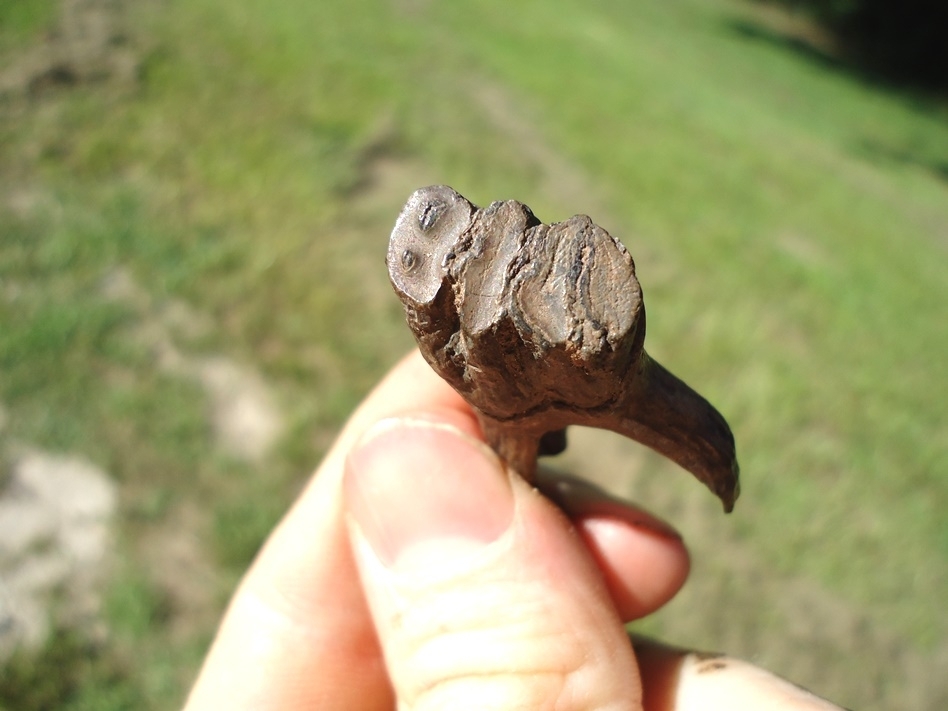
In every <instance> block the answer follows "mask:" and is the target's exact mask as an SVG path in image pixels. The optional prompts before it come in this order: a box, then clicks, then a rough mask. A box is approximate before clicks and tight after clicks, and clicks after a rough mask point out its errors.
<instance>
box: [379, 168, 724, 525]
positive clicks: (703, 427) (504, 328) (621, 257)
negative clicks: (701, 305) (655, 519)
mask: <svg viewBox="0 0 948 711" xmlns="http://www.w3.org/2000/svg"><path fill="white" fill-rule="evenodd" d="M387 263H388V270H389V276H390V278H391V281H392V285H393V287H394V288H395V291H396V293H397V294H398V295H399V297H400V298H401V300H402V303H403V304H404V306H405V313H406V315H407V318H408V324H409V326H410V327H411V330H412V332H413V333H414V335H415V339H416V340H417V341H418V345H419V347H420V349H421V352H422V354H423V355H424V357H425V359H426V360H427V361H428V363H429V364H430V365H431V367H432V368H434V370H435V371H436V372H437V373H438V374H439V375H440V376H441V377H442V378H444V379H445V380H446V381H447V382H448V383H450V384H451V385H452V386H453V387H454V388H455V389H456V390H457V391H458V392H459V393H460V394H461V395H462V396H463V397H464V398H465V399H466V400H467V401H468V402H469V403H470V404H471V406H472V407H473V408H474V410H475V411H476V412H477V415H478V417H479V419H480V423H481V426H482V428H483V430H484V434H485V436H486V437H487V441H488V442H489V443H490V445H491V446H492V447H493V448H494V449H495V450H496V451H497V453H498V454H499V455H500V456H501V457H502V458H503V459H504V460H505V461H506V462H507V463H508V465H509V466H511V467H513V468H514V469H515V470H516V471H517V472H519V473H520V474H521V475H523V476H524V477H526V478H528V479H531V478H532V477H533V476H534V474H535V471H536V458H537V455H538V454H554V453H557V452H559V451H562V449H563V448H564V447H565V446H566V443H565V436H564V431H565V428H566V427H567V426H568V425H574V424H575V425H587V426H592V427H600V428H603V429H609V430H613V431H615V432H618V433H620V434H623V435H625V436H627V437H631V438H632V439H635V440H637V441H639V442H641V443H643V444H645V445H647V446H649V447H651V448H653V449H655V450H656V451H658V452H659V453H661V454H663V455H664V456H666V457H668V458H670V459H672V460H673V461H675V462H677V463H678V464H679V465H681V466H682V467H684V468H685V469H687V470H688V471H690V472H691V473H692V474H694V475H695V476H696V477H697V478H698V479H699V480H701V481H702V482H704V483H705V484H706V485H707V486H708V487H709V488H710V489H711V490H712V491H713V492H714V493H715V494H717V495H718V496H719V497H720V498H721V501H722V502H723V503H724V508H725V510H726V511H730V510H731V509H732V508H733V506H734V500H735V499H736V498H737V495H738V491H739V486H738V466H737V459H736V455H735V451H734V438H733V436H732V435H731V430H730V428H729V427H728V425H727V422H725V420H724V418H723V417H722V416H721V415H720V414H719V413H718V412H717V410H715V409H714V408H713V407H712V406H711V405H710V404H709V403H708V402H707V400H705V399H704V398H702V397H701V396H700V395H698V394H697V393H696V392H695V391H694V390H692V389H691V388H689V387H688V386H687V385H685V384H684V383H683V382H682V381H681V380H679V379H678V378H676V377H675V376H674V375H672V374H671V373H669V372H668V371H667V370H665V369H664V368H663V367H662V366H661V365H659V364H658V363H657V362H656V361H654V360H652V359H651V358H650V357H649V356H648V354H647V353H646V352H645V350H644V348H643V343H644V340H645V306H644V304H643V301H642V290H641V288H640V286H639V282H638V279H637V278H636V276H635V265H634V263H633V261H632V257H631V256H630V255H629V253H628V251H626V249H625V247H623V246H622V244H621V243H620V242H619V241H618V240H616V239H614V238H613V237H612V236H611V235H610V234H609V233H608V232H606V231H605V230H604V229H602V228H601V227H599V226H598V225H596V224H595V223H594V222H593V221H592V220H591V219H590V218H588V217H586V216H585V215H576V216H574V217H571V218H569V219H568V220H566V221H564V222H559V223H555V224H552V225H545V224H543V223H542V222H540V220H538V219H537V218H536V216H534V214H533V212H532V211H531V210H530V208H529V207H527V206H526V205H523V204H522V203H519V202H516V201H514V200H507V201H502V202H494V203H491V204H490V205H489V206H488V207H486V208H484V209H479V208H477V207H475V206H474V205H472V204H471V203H470V202H468V201H467V200H466V199H465V198H463V197H462V196H461V195H459V194H458V193H456V192H455V191H454V190H452V189H451V188H449V187H447V186H431V187H427V188H421V189H420V190H417V191H415V193H414V194H412V196H411V197H410V198H409V200H408V202H407V204H406V205H405V207H404V208H403V210H402V212H401V214H400V215H399V217H398V220H397V222H396V223H395V229H394V230H393V232H392V237H391V240H390V242H389V248H388V259H387Z"/></svg>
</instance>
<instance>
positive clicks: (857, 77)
mask: <svg viewBox="0 0 948 711" xmlns="http://www.w3.org/2000/svg"><path fill="white" fill-rule="evenodd" d="M725 24H726V27H727V29H728V31H730V32H731V33H732V34H735V35H737V36H738V37H739V38H741V39H742V40H746V41H750V42H757V43H761V44H767V45H770V46H772V47H776V48H778V49H781V50H783V51H785V52H788V53H791V54H793V55H795V56H797V57H798V58H800V59H801V60H803V61H805V62H807V63H809V64H811V65H814V66H816V67H818V68H820V69H822V70H824V71H827V72H834V73H837V74H842V75H845V76H846V77H847V78H848V79H850V80H852V81H854V82H858V83H860V84H863V85H865V86H867V87H869V88H871V89H874V90H877V91H884V92H887V93H890V94H897V95H899V96H900V97H901V98H902V99H903V100H904V101H905V102H906V103H907V104H909V105H910V106H912V108H913V109H915V110H916V111H919V112H920V113H926V114H930V115H935V114H944V113H945V108H944V106H943V105H942V103H943V100H942V99H941V98H940V97H939V96H938V95H937V94H933V93H930V92H927V91H926V90H925V89H924V87H922V86H920V85H914V84H911V83H909V82H904V81H899V82H897V81H894V80H892V79H890V78H888V77H886V76H885V75H883V74H879V73H877V72H874V71H872V70H871V69H868V68H866V67H864V66H862V65H861V64H859V63H858V62H856V61H855V60H851V59H849V58H847V57H846V56H843V55H837V54H833V53H831V52H829V51H827V50H825V49H822V48H820V47H819V46H817V45H816V44H814V43H813V42H810V41H808V40H807V39H806V38H805V37H801V36H799V35H795V34H785V33H782V32H780V31H778V30H775V29H772V28H770V27H766V26H764V25H760V24H757V23H755V22H753V21H750V20H747V19H744V18H729V19H727V20H726V21H725ZM854 151H855V152H857V153H859V154H860V155H862V156H864V157H866V158H868V159H869V160H871V161H873V162H877V163H879V162H885V163H898V164H902V165H912V166H916V167H920V168H923V169H925V170H927V171H929V172H930V173H931V174H932V175H933V176H934V177H935V178H937V179H939V180H941V181H944V182H948V154H945V155H940V156H938V155H930V154H928V153H927V152H926V151H924V150H921V149H916V148H913V147H909V146H892V145H888V144H886V143H884V142H882V141H879V140H868V139H867V140H861V141H859V142H857V143H856V144H855V146H854Z"/></svg>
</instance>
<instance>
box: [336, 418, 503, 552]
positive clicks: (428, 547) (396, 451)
mask: <svg viewBox="0 0 948 711" xmlns="http://www.w3.org/2000/svg"><path fill="white" fill-rule="evenodd" d="M344 486H345V495H346V504H347V507H348V510H349V515H350V517H351V520H352V522H354V523H355V525H356V526H357V527H358V529H359V530H360V532H361V534H362V536H363V538H364V539H365V540H366V541H367V542H368V544H369V545H370V546H371V547H372V549H373V550H374V552H375V554H376V556H377V557H378V558H379V560H380V561H381V562H382V563H383V564H384V565H386V566H389V567H396V566H398V565H399V564H400V563H402V562H403V560H405V559H409V558H411V557H412V555H411V554H412V552H413V551H417V550H418V549H421V548H424V549H425V551H426V555H428V557H429V559H430V553H431V552H432V550H434V551H435V555H437V554H438V551H441V552H443V554H444V555H445V556H449V555H450V556H452V557H456V555H457V554H458V553H459V552H461V551H471V550H476V549H479V548H481V547H483V546H484V545H487V544H489V543H491V542H492V541H494V540H496V539H497V538H498V537H499V536H500V535H501V534H502V533H503V532H504V531H506V530H507V528H508V527H509V525H510V522H511V521H512V519H513V510H514V500H513V492H512V489H511V486H510V481H509V479H508V477H507V473H506V471H505V469H504V467H503V466H502V465H501V463H500V460H499V459H498V458H497V457H496V455H494V453H493V452H492V451H491V450H490V449H489V448H488V447H487V445H485V444H483V443H482V442H479V441H477V440H474V439H472V438H471V437H470V436H468V435H466V434H464V433H463V432H461V431H460V430H458V429H455V428H454V427H451V426H449V425H446V424H441V423H436V422H430V421H425V420H420V419H404V418H402V419H390V420H383V421H382V422H380V423H378V424H377V425H375V426H374V427H373V428H371V429H370V430H369V431H368V432H367V433H366V434H365V435H364V436H363V438H362V440H361V441H360V442H359V443H358V444H357V445H356V447H355V448H354V449H353V451H352V453H351V454H350V455H349V458H348V461H347V466H346V474H345V483H344Z"/></svg>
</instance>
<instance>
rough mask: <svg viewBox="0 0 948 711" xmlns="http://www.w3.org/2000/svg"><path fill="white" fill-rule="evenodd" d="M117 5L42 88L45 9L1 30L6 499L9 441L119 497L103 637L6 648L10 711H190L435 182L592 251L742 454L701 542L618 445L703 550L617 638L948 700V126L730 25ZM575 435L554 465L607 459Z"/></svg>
mask: <svg viewBox="0 0 948 711" xmlns="http://www.w3.org/2000/svg"><path fill="white" fill-rule="evenodd" d="M105 6H106V5H105V4H97V3H95V2H92V1H91V0H84V1H81V2H74V3H72V4H68V7H71V8H72V10H71V11H72V12H73V13H76V12H80V11H81V12H85V13H94V12H102V11H103V10H102V8H103V7H105ZM110 7H112V6H110ZM76 8H79V10H77V9H76ZM83 8H84V9H83ZM109 13H111V14H110V15H108V17H107V19H108V23H109V26H110V27H112V34H111V35H110V36H109V37H108V38H107V40H108V41H105V42H103V43H101V46H100V47H92V48H91V49H86V50H83V51H84V52H85V54H84V55H82V56H79V57H78V58H77V56H72V58H71V59H70V58H69V57H67V62H66V66H67V68H68V67H73V69H72V70H71V73H70V72H65V73H63V72H60V73H55V72H52V73H50V72H49V71H46V73H43V68H44V67H46V69H50V68H56V67H57V66H60V67H61V65H62V61H60V64H59V65H57V64H56V62H55V61H53V60H51V59H49V57H52V56H53V54H55V51H59V50H53V49H49V47H50V46H55V42H56V37H57V36H61V35H63V34H64V33H63V32H60V33H59V35H57V34H56V33H51V32H50V29H51V28H56V27H58V26H60V25H58V24H57V23H60V20H59V17H60V15H59V10H58V9H57V4H56V3H55V2H52V0H49V1H48V2H41V3H40V2H35V3H34V2H32V1H31V2H29V3H28V2H26V0H11V2H9V3H6V4H3V5H0V69H2V71H0V489H2V483H3V481H4V477H5V476H6V474H7V473H8V472H9V471H12V469H13V467H14V463H15V461H16V460H17V458H18V457H19V456H20V453H21V452H22V451H24V450H25V449H30V450H34V449H39V450H43V451H47V452H54V453H61V454H69V455H74V456H80V457H82V458H84V459H85V460H88V461H90V462H93V463H95V464H96V465H97V466H99V467H101V468H102V469H103V470H104V471H106V472H108V474H109V477H110V478H111V479H112V480H113V481H114V482H115V483H116V487H117V489H116V491H117V501H118V503H117V513H116V514H115V519H114V522H113V528H114V531H115V536H114V538H115V542H114V545H113V546H112V550H111V552H110V554H109V556H110V561H111V562H110V564H109V566H108V574H107V575H106V576H105V578H104V582H103V583H102V604H101V613H100V619H99V622H98V623H97V624H98V626H97V627H96V631H95V633H94V634H93V633H91V632H89V631H88V630H87V629H86V628H85V627H82V626H79V628H77V629H72V628H71V627H70V626H69V625H67V624H65V623H63V625H61V627H62V629H58V631H56V632H55V634H54V635H53V636H52V637H50V641H49V642H48V643H47V644H46V645H45V646H44V647H42V648H40V649H38V650H33V651H30V650H21V651H19V652H17V653H16V654H15V655H14V656H13V657H12V658H11V659H10V660H9V661H7V663H6V664H7V668H6V670H4V671H3V673H0V709H9V710H10V711H13V710H14V709H17V710H19V709H22V708H36V709H40V708H65V709H93V708H94V709H113V708H114V709H119V708H128V707H130V706H134V707H136V708H143V709H149V708H154V709H171V708H174V707H176V706H177V705H178V704H179V703H180V701H181V699H182V696H183V694H184V693H186V690H187V686H188V684H189V682H190V680H191V679H192V678H193V675H194V673H195V671H196V667H197V665H198V664H199V661H200V658H201V656H202V654H203V652H204V649H205V648H206V645H207V643H208V640H209V638H210V635H211V634H212V631H213V627H214V624H215V621H216V619H217V616H218V615H219V613H220V610H221V608H222V606H223V604H224V603H225V602H226V599H227V594H228V591H229V590H230V589H231V588H232V586H233V584H234V581H235V580H236V578H237V576H239V574H240V572H241V571H242V570H243V569H244V567H245V566H246V565H247V563H248V561H249V560H250V559H251V558H252V556H253V554H254V552H255V550H256V548H257V546H258V545H259V543H260V541H261V539H262V537H263V536H265V535H266V532H267V531H268V530H269V528H270V527H271V526H272V525H273V523H274V522H275V520H276V519H277V518H278V516H279V515H280V512H281V511H282V510H283V509H284V508H285V507H286V506H287V505H288V504H289V502H290V501H291V500H292V497H293V494H294V492H295V491H296V490H297V489H298V488H299V486H300V485H301V484H302V482H303V481H304V480H305V478H306V476H307V475H308V473H309V472H310V471H311V470H312V469H313V467H314V466H315V465H316V463H317V462H318V461H319V458H320V456H321V454H322V453H323V452H324V451H325V448H326V447H327V445H328V443H329V442H330V441H331V439H332V435H333V432H334V431H335V430H336V429H337V428H338V427H339V425H340V424H341V422H342V421H343V420H344V418H345V417H346V414H347V413H348V412H349V411H350V410H351V409H352V407H353V406H354V405H355V404H356V403H357V402H358V400H359V399H360V398H361V396H362V395H363V394H364V393H365V392H366V390H367V389H368V388H369V387H370V386H371V384H372V383H373V382H374V381H375V380H376V379H377V378H378V377H379V376H380V375H381V374H382V373H383V372H384V371H385V370H386V368H387V367H388V366H389V365H390V364H391V363H393V362H394V361H395V360H396V359H397V358H398V357H399V355H400V354H401V353H402V352H404V351H405V350H407V349H408V348H409V347H410V345H411V340H410V335H409V333H408V331H407V329H406V328H405V326H404V324H403V322H402V318H401V313H400V307H399V305H398V303H397V300H396V299H395V297H394V295H393V294H391V292H390V289H389V287H388V283H387V276H386V274H385V270H384V263H383V258H382V255H383V254H384V251H385V244H386V242H387V238H388V232H389V230H390V229H391V225H392V223H393V221H394V218H395V216H396V215H397V213H398V210H399V208H400V206H401V204H402V202H403V201H404V200H405V198H406V197H407V196H408V194H410V192H411V191H412V190H414V189H415V188H416V187H419V186H421V185H425V184H429V183H435V182H438V183H447V184H450V185H452V186H453V187H455V188H456V189H458V190H459V191H461V192H462V193H463V194H465V195H466V196H467V197H469V198H471V199H473V200H474V201H476V202H478V203H480V204H484V203H486V202H489V201H491V200H494V199H501V198H516V199H520V200H522V201H524V202H526V203H527V204H529V205H531V206H532V207H533V208H534V210H535V211H536V212H537V214H538V215H539V216H540V217H541V218H542V219H544V220H545V221H555V220H559V219H564V218H566V217H568V216H569V215H571V214H573V213H576V212H587V213H589V214H591V215H592V216H593V218H594V219H595V220H596V221H597V222H599V223H600V224H602V225H603V226H604V227H606V228H607V229H609V230H610V231H611V232H612V233H613V234H615V235H616V236H617V237H619V238H620V239H622V240H623V241H624V243H625V244H626V245H627V246H628V248H629V250H630V252H631V253H632V254H633V256H634V257H635V259H636V263H637V265H638V270H639V276H640V280H641V282H642V285H643V289H644V292H645V299H646V303H647V304H648V307H649V336H648V339H647V343H646V345H647V348H648V350H649V352H650V353H651V354H652V355H654V356H656V358H657V359H659V360H660V361H662V362H663V364H665V365H666V366H667V367H669V368H670V369H671V370H672V371H674V372H676V373H677V374H679V375H681V376H682V377H683V378H684V379H685V380H687V381H688V382H689V383H691V384H693V385H694V386H695V387H696V388H697V389H698V390H699V391H701V392H702V393H703V394H705V395H707V396H708V397H709V399H710V400H711V401H712V402H714V403H715V404H716V405H717V406H718V408H719V409H720V410H721V411H722V412H723V413H724V414H725V415H726V416H727V417H728V419H729V421H730V422H731V424H732V426H733V429H734V431H735V436H736V438H737V443H738V453H739V456H740V458H741V464H742V469H743V477H744V479H743V487H742V488H743V495H742V499H741V500H740V501H739V502H738V505H737V509H736V511H735V513H734V514H733V515H732V516H730V517H724V516H721V515H720V513H719V510H718V508H717V504H716V502H715V501H714V500H713V497H710V496H708V494H707V492H705V491H703V490H701V489H700V487H698V486H696V485H695V484H694V482H692V481H690V480H688V478H687V477H685V476H683V475H681V474H680V472H676V471H675V469H674V467H673V466H671V465H668V464H666V463H664V462H661V461H659V460H658V458H657V457H653V456H649V455H641V456H640V455H639V454H638V453H636V452H635V451H634V450H628V451H632V452H633V454H632V455H629V456H630V457H632V459H634V461H635V462H637V464H636V472H635V474H634V476H631V477H630V479H629V481H628V483H627V484H626V486H627V487H628V488H627V491H626V493H630V494H633V495H636V496H638V497H640V498H642V500H643V503H644V504H645V505H646V506H650V507H652V508H654V509H655V510H657V511H659V512H661V513H663V514H664V515H666V516H668V517H669V518H670V519H672V520H673V521H674V523H675V524H676V525H677V526H679V527H680V528H681V529H682V531H683V532H684V534H685V537H686V539H687V540H690V541H693V545H692V548H693V552H694V556H695V574H694V576H693V579H692V581H691V582H690V583H689V587H688V588H686V590H685V592H684V593H683V595H682V599H681V600H680V601H678V602H676V603H674V604H673V605H672V607H671V608H669V610H668V611H667V612H665V613H661V614H659V615H658V616H657V617H656V618H654V619H652V620H648V621H646V622H645V623H644V625H643V629H645V630H647V631H648V632H650V633H655V634H659V635H663V636H666V637H669V636H670V637H671V638H672V639H673V641H675V642H678V643H682V644H695V645H705V646H717V647H726V648H727V649H728V650H729V651H733V652H735V653H739V654H742V655H745V656H750V657H753V658H754V659H755V660H757V661H761V662H763V663H766V664H768V665H769V666H771V667H774V668H775V669H776V670H777V671H779V672H782V673H784V674H787V675H790V676H791V677H792V678H793V679H794V680H795V681H797V682H799V683H802V684H804V685H808V686H811V687H813V688H814V689H815V690H816V691H818V692H821V693H824V694H826V695H828V696H830V697H831V698H834V699H835V700H838V701H839V702H840V703H843V704H844V705H848V706H852V707H859V708H862V709H868V710H871V709H882V708H889V707H895V708H906V709H927V708H938V707H939V705H940V704H942V705H943V704H944V703H945V702H946V701H948V681H946V680H945V679H944V678H943V674H942V675H939V674H937V669H938V668H939V666H938V665H939V663H942V662H943V660H944V659H945V658H948V657H946V655H948V619H946V618H945V615H944V614H943V603H942V602H941V601H943V600H944V599H945V598H946V596H948V527H946V526H945V524H944V516H943V512H944V511H945V509H946V507H948V479H946V476H945V474H946V472H948V426H946V423H948V377H946V376H948V372H946V370H948V369H946V362H948V361H946V358H945V353H948V328H946V327H945V321H946V319H945V307H944V304H945V303H946V302H948V255H946V251H948V121H946V118H948V108H946V105H945V103H944V101H939V100H937V99H935V98H931V97H924V96H919V95H915V94H912V93H909V92H907V91H904V90H899V89H897V88H894V87H891V86H887V85H884V84H880V83H878V82H876V81H873V80H872V79H871V78H870V77H866V76H863V75H860V74H859V73H857V72H854V71H851V70H848V69H846V68H844V67H842V66H840V65H838V64H834V63H832V62H827V61H824V60H821V59H820V57H819V55H817V54H814V53H809V52H803V51H800V49H799V47H800V45H799V43H798V42H795V41H789V40H788V39H787V38H786V36H785V33H787V32H790V31H794V32H798V31H799V27H800V22H799V19H795V18H789V17H783V16H781V15H780V14H779V13H774V12H772V11H770V10H767V9H766V8H764V7H761V6H760V5H759V4H757V3H745V2H737V1H736V0H735V1H733V2H732V1H730V0H716V1H715V2H706V1H705V2H702V1H700V0H682V1H681V2H677V3H661V2H657V1H649V0H644V1H643V2H637V3H628V2H620V1H619V0H601V1H600V2H597V3H580V2H574V1H572V0H547V1H546V2H537V1H536V0H525V1H524V2H521V3H517V4H511V3H501V2H499V0H486V1H485V2H481V3H479V4H478V5H477V6H476V9H475V8H474V7H473V6H470V5H467V4H464V3H433V2H427V1H426V0H393V1H390V2H380V1H379V2H377V1H375V0H366V1H365V2H363V3H360V4H359V5H358V7H353V5H352V4H351V3H343V2H339V1H337V0H323V1H322V2H318V3H313V2H304V1H303V0H286V1H285V2H283V3H279V4H274V3H268V2H262V0H240V2H223V0H193V1H191V2H181V1H180V0H170V1H167V2H157V1H154V0H152V1H150V2H144V3H115V4H114V7H112V9H111V10H109ZM77 17H79V19H82V17H83V16H82V15H81V14H80V15H73V16H72V20H73V21H75V20H76V18H77ZM85 17H86V18H87V19H88V17H91V15H88V14H87V15H86V16H85ZM65 34H67V35H68V33H65ZM794 37H797V35H794ZM790 39H793V38H790ZM51 43H52V45H51ZM43 47H46V48H47V49H46V50H42V51H45V52H46V54H42V52H41V49H42V48H43ZM37 48H40V49H37ZM60 49H61V48H60ZM63 51H65V50H63ZM56 56H59V55H56ZM27 60H29V61H27ZM57 61H59V60H57ZM70 61H72V62H73V65H70V64H69V62H70ZM44 62H45V64H44ZM128 66H131V67H132V69H131V70H129V69H128ZM36 67H39V69H37V68H36ZM222 362H225V363H227V364H229V365H228V366H227V367H230V368H231V370H229V371H227V372H232V371H233V372H237V373H240V374H242V375H241V377H242V378H243V380H241V382H242V383H244V384H246V383H247V382H248V380H249V382H252V383H256V384H257V385H258V386H259V387H258V389H263V390H264V391H265V392H266V397H265V398H264V399H265V400H266V401H267V402H270V403H271V405H272V407H273V408H274V410H275V411H276V412H278V414H279V416H278V420H279V427H278V431H279V435H278V436H277V437H276V439H275V441H274V442H273V443H272V444H271V445H270V446H269V447H268V448H265V450H264V451H262V452H259V453H251V454H248V453H246V452H238V451H234V450H233V448H232V447H230V448H229V447H228V446H227V444H226V441H225V440H222V438H221V435H220V427H221V426H220V421H219V417H220V412H219V410H220V407H219V405H220V403H219V402H218V401H217V400H215V392H218V390H219V389H218V390H215V389H214V385H213V382H217V381H214V380H213V378H214V376H213V372H217V373H220V372H221V371H220V370H218V371H213V369H212V368H211V364H214V363H217V364H220V363H222ZM209 373H210V375H209ZM219 399H220V398H218V400H219ZM215 403H216V404H215ZM582 442H583V439H582V438H581V437H579V438H577V442H576V444H575V445H574V451H572V452H571V453H570V458H569V459H568V460H567V461H568V462H569V463H570V466H576V467H582V466H583V463H584V462H585V463H586V464H587V465H588V466H590V467H591V468H597V467H598V468H603V467H605V466H606V465H607V464H608V462H607V461H606V460H604V459H601V457H603V456H605V455H602V454H601V453H600V454H599V455H597V454H596V453H595V452H593V451H584V450H582V449H581V445H582ZM577 448H578V449H577ZM597 456H599V457H600V459H598V460H597ZM625 456H626V450H622V451H621V452H619V453H618V454H616V458H617V459H619V460H621V459H622V457H625ZM632 459H630V460H629V461H630V462H631V461H632ZM630 466H631V465H630ZM666 475H667V476H666ZM618 485H619V486H623V485H622V484H621V483H620V484H618ZM208 502H210V504H208ZM2 552H3V551H2V550H0V554H2ZM0 561H2V555H0ZM189 566H190V567H189ZM182 571H183V572H182ZM188 571H191V572H192V573H194V572H195V571H198V572H197V574H193V575H192V574H189V573H188ZM184 577H189V578H190V580H189V581H188V584H184V583H183V582H182V580H181V578H184ZM699 603H700V607H699ZM685 608H688V609H687V610H686V609H685ZM821 616H822V617H821ZM67 617H68V616H67ZM823 619H827V620H832V621H833V624H828V625H824V624H822V623H821V620H823ZM103 630H104V631H103ZM939 660H941V662H940V661H939ZM51 669H57V670H67V671H66V672H63V673H56V674H51V673H50V671H49V670H51ZM50 677H55V679H56V680H57V681H49V679H50ZM43 679H45V680H46V682H45V683H43V684H40V683H38V682H39V680H43ZM867 679H868V683H867Z"/></svg>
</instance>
